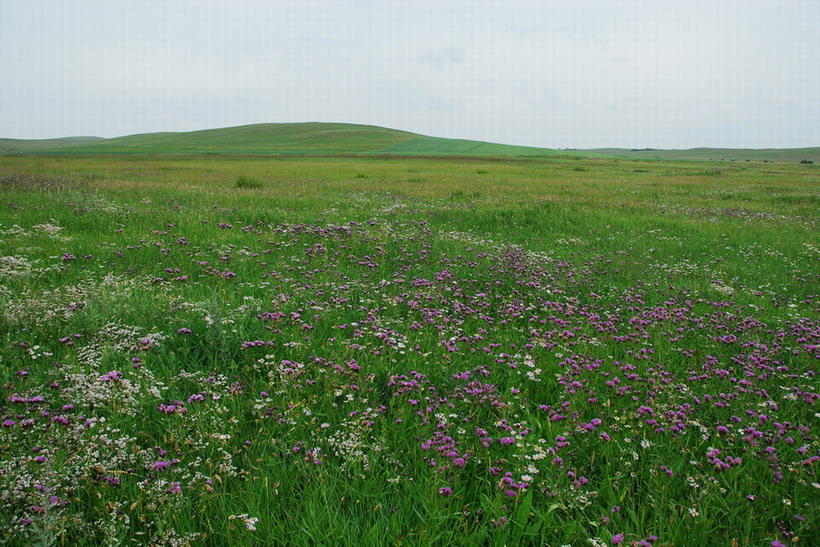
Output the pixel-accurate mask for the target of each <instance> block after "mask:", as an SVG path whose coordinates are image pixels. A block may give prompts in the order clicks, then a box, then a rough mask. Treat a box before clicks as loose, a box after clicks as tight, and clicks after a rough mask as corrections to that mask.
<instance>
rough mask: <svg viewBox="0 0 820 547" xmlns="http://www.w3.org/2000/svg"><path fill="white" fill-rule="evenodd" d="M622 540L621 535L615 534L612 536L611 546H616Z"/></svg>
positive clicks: (622, 536)
mask: <svg viewBox="0 0 820 547" xmlns="http://www.w3.org/2000/svg"><path fill="white" fill-rule="evenodd" d="M623 540H624V535H623V534H615V535H614V536H612V545H618V544H619V543H620V542H622V541H623Z"/></svg>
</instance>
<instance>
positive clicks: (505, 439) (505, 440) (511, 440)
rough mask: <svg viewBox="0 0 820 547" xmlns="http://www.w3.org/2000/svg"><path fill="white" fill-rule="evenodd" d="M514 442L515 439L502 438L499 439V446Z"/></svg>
mask: <svg viewBox="0 0 820 547" xmlns="http://www.w3.org/2000/svg"><path fill="white" fill-rule="evenodd" d="M514 442H515V439H513V438H512V437H502V438H501V444H513V443H514Z"/></svg>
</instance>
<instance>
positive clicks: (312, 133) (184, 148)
mask: <svg viewBox="0 0 820 547" xmlns="http://www.w3.org/2000/svg"><path fill="white" fill-rule="evenodd" d="M416 136H417V135H415V134H413V133H407V132H404V131H397V130H394V129H386V128H383V127H375V126H367V125H353V124H339V123H293V124H291V123H285V124H257V125H245V126H240V127H228V128H223V129H206V130H202V131H190V132H185V133H146V134H142V135H130V136H127V137H118V138H114V139H106V140H105V141H102V142H99V143H94V144H91V145H83V146H76V147H73V148H71V149H65V148H61V149H59V150H56V152H58V153H65V152H70V153H84V154H89V153H90V154H98V153H99V154H203V153H215V154H248V155H257V154H263V155H268V154H282V155H311V154H339V153H351V152H352V153H360V152H367V151H371V150H377V149H380V148H385V147H389V146H393V145H395V144H398V143H400V142H402V141H404V140H408V139H412V138H415V137H416Z"/></svg>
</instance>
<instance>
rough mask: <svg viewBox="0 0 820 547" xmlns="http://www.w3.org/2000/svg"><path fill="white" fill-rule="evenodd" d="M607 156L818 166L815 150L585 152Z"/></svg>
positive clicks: (818, 151)
mask: <svg viewBox="0 0 820 547" xmlns="http://www.w3.org/2000/svg"><path fill="white" fill-rule="evenodd" d="M586 152H594V153H597V154H605V155H607V156H620V157H624V158H632V159H653V160H654V159H660V160H700V161H747V160H748V161H764V160H766V161H785V162H800V161H802V160H806V161H812V162H814V163H819V164H820V147H817V148H762V149H751V148H691V149H689V150H655V149H651V148H647V149H644V150H627V149H625V148H596V149H594V150H586Z"/></svg>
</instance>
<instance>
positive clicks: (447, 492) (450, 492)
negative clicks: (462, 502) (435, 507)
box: [438, 486, 453, 498]
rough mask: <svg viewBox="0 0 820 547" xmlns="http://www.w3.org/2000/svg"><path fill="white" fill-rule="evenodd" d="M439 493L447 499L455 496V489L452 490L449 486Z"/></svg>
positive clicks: (439, 490) (441, 489)
mask: <svg viewBox="0 0 820 547" xmlns="http://www.w3.org/2000/svg"><path fill="white" fill-rule="evenodd" d="M438 493H439V494H441V495H442V496H444V497H445V498H449V497H450V496H452V495H453V489H452V488H450V487H449V486H444V487H442V488H439V489H438Z"/></svg>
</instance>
